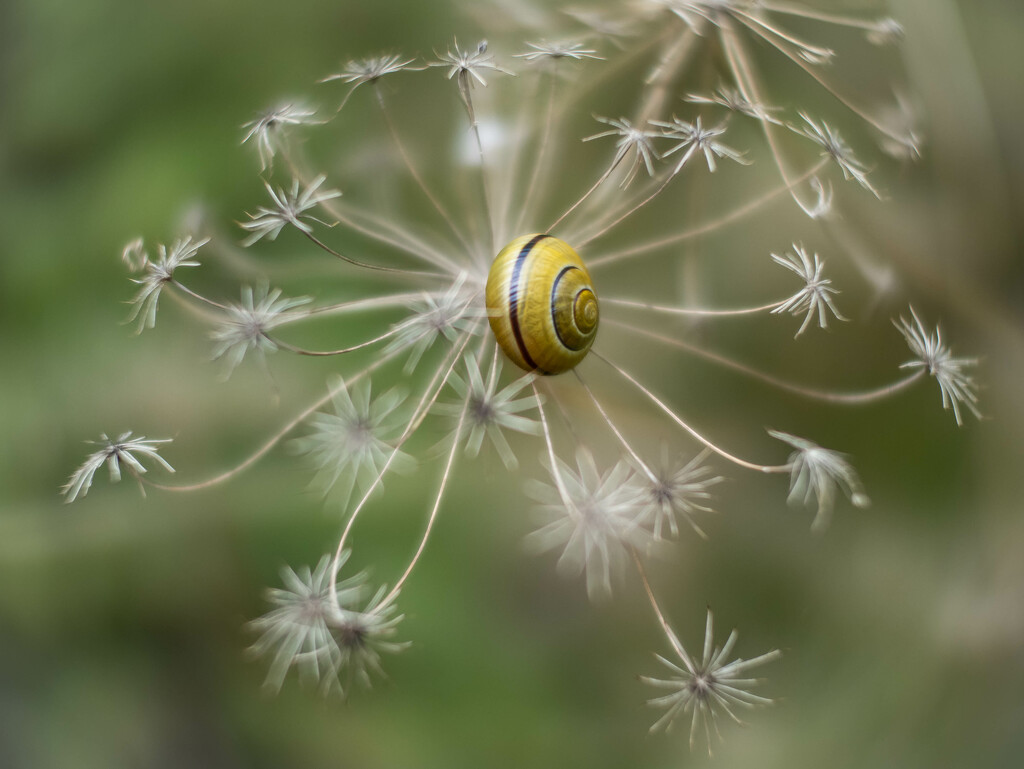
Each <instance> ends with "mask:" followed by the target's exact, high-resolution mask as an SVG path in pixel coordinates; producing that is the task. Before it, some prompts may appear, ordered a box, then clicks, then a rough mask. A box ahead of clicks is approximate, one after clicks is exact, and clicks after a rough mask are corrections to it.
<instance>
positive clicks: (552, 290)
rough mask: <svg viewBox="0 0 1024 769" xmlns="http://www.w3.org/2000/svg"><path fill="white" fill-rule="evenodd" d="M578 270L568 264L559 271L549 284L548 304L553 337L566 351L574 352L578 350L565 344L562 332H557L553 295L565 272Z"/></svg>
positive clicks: (556, 291)
mask: <svg viewBox="0 0 1024 769" xmlns="http://www.w3.org/2000/svg"><path fill="white" fill-rule="evenodd" d="M578 269H579V267H577V266H576V265H574V264H570V265H569V266H568V267H563V268H562V269H561V271H560V272H559V273H558V276H557V277H556V278H555V281H554V283H552V284H551V302H550V305H551V325H552V326H553V327H554V329H555V336H557V337H558V341H559V342H560V343H561V345H562V347H564V348H565V349H567V350H572V351H574V352H575V351H576V350H577V349H579V348H577V347H572V346H570V345H569V343H568V342H566V341H565V339H563V338H562V332H561V331H559V330H558V318H557V317H556V315H555V310H556V309H557V308H556V306H555V295H556V294H557V293H558V283H559V281H561V280H562V277H563V276H564V275H565V274H566V273H567V272H571V271H572V270H578ZM581 290H583V289H581ZM577 296H578V294H577ZM570 309H572V308H570Z"/></svg>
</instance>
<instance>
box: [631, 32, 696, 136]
mask: <svg viewBox="0 0 1024 769" xmlns="http://www.w3.org/2000/svg"><path fill="white" fill-rule="evenodd" d="M696 40H697V33H696V32H694V31H693V28H692V27H690V26H687V27H686V30H685V32H684V33H683V34H682V36H680V37H677V38H675V39H674V40H673V41H672V42H671V44H670V45H669V46H668V47H667V48H666V50H665V52H664V53H663V54H662V56H661V59H660V60H659V61H658V65H657V67H655V69H654V71H653V72H651V74H650V75H649V76H648V77H647V79H646V80H645V81H644V85H645V86H647V88H646V92H645V96H644V101H643V103H642V104H641V106H640V109H639V111H638V113H637V124H638V125H644V124H645V123H647V121H648V120H650V119H651V118H652V117H655V116H656V115H659V114H660V113H661V110H662V109H664V107H665V103H666V102H667V101H668V98H669V95H670V94H671V87H672V80H673V79H674V78H675V77H676V75H677V74H678V73H679V70H680V69H681V68H682V67H683V65H685V64H686V59H687V57H688V56H689V55H690V53H691V52H692V50H693V48H692V45H693V43H694V42H695V41H696Z"/></svg>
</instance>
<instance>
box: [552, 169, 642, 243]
mask: <svg viewBox="0 0 1024 769" xmlns="http://www.w3.org/2000/svg"><path fill="white" fill-rule="evenodd" d="M625 157H626V153H625V152H622V153H618V154H616V156H615V159H614V160H612V164H611V165H610V166H608V170H606V171H605V172H604V173H603V174H601V176H600V177H598V180H597V181H596V182H594V184H593V186H591V188H590V189H589V190H587V191H586V192H584V193H583V197H581V198H580V199H579V200H577V201H576V202H575V203H573V204H572V205H571V206H569V208H568V209H567V210H566V211H565V213H563V214H562V215H561V216H559V217H558V218H557V219H555V221H553V222H552V223H551V225H550V226H549V227H548V228H547V229H546V230H545V232H554V230H555V228H556V227H557V226H558V225H559V224H561V223H562V222H563V221H564V220H565V218H566V217H567V216H569V214H571V213H572V212H573V211H575V210H576V209H577V208H579V207H580V206H581V205H583V203H584V202H585V201H586V200H587V198H589V197H590V196H591V195H593V194H594V192H596V191H597V188H598V187H600V186H601V185H602V184H603V183H604V182H605V181H606V180H607V179H608V177H609V176H611V175H612V171H614V170H615V169H616V168H618V167H619V163H621V162H622V161H623V159H624V158H625Z"/></svg>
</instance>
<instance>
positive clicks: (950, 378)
mask: <svg viewBox="0 0 1024 769" xmlns="http://www.w3.org/2000/svg"><path fill="white" fill-rule="evenodd" d="M910 318H911V319H910V320H907V319H906V318H904V317H902V316H900V319H899V320H898V321H893V323H894V324H895V326H896V328H898V329H899V331H900V333H901V334H903V338H904V339H906V340H907V346H909V347H910V351H911V352H912V353H914V356H915V357H916V360H912V361H908V362H906V363H904V364H903V365H902V366H900V368H909V369H918V370H924V371H927V372H928V373H929V374H930V375H931V376H933V377H935V381H936V382H938V383H939V390H940V391H941V392H942V408H944V409H949V408H952V409H953V416H954V417H955V418H956V423H957V424H958V425H962V424H963V418H962V415H961V413H960V409H961V407H964V408H966V409H967V410H968V411H970V412H971V413H972V414H974V416H976V417H977V418H978V419H981V411H980V410H979V409H978V393H977V389H978V384H977V382H975V381H974V377H972V376H971V375H970V374H968V373H967V372H966V371H965V369H967V368H969V367H973V366H977V365H978V361H977V359H976V358H954V357H953V352H952V351H951V350H950V349H949V348H948V347H947V346H946V345H945V344H944V343H943V341H942V329H940V328H939V327H938V326H936V327H935V331H934V332H929V331H928V330H927V329H926V328H925V327H924V324H923V323H922V322H921V319H920V318H919V317H918V316H917V312H915V311H914V308H913V307H911V308H910Z"/></svg>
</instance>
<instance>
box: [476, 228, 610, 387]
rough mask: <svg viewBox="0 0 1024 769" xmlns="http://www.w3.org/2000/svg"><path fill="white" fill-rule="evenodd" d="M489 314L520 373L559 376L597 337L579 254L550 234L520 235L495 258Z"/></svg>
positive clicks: (592, 298) (590, 286)
mask: <svg viewBox="0 0 1024 769" xmlns="http://www.w3.org/2000/svg"><path fill="white" fill-rule="evenodd" d="M486 297H487V299H486V300H487V314H488V319H489V320H490V324H491V330H492V331H494V336H495V337H497V340H498V344H499V345H500V346H501V349H502V350H503V351H504V353H505V354H506V355H507V356H508V357H509V358H510V359H511V360H512V362H513V363H515V364H516V365H517V366H519V367H520V368H522V369H525V370H526V371H533V372H536V373H538V374H561V373H563V372H566V371H568V370H569V369H571V368H573V367H575V366H576V365H577V364H578V363H579V362H580V361H581V360H583V359H584V358H585V357H586V355H587V353H588V352H589V351H590V347H591V345H593V344H594V339H595V337H596V336H597V325H598V320H599V317H600V312H599V310H598V305H597V294H596V293H595V292H594V286H593V281H592V280H591V277H590V273H589V272H588V271H587V268H586V267H585V266H584V264H583V260H582V259H580V257H579V254H577V253H576V251H575V250H573V248H572V246H570V245H569V244H568V243H566V242H565V241H564V240H559V239H558V238H556V237H553V236H551V235H523V236H522V237H518V238H516V239H515V240H513V241H512V242H511V243H509V244H508V245H507V246H505V247H504V248H503V249H501V251H500V252H499V253H498V255H497V256H496V257H495V258H494V263H493V264H492V265H491V271H490V274H489V275H488V276H487V290H486Z"/></svg>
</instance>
